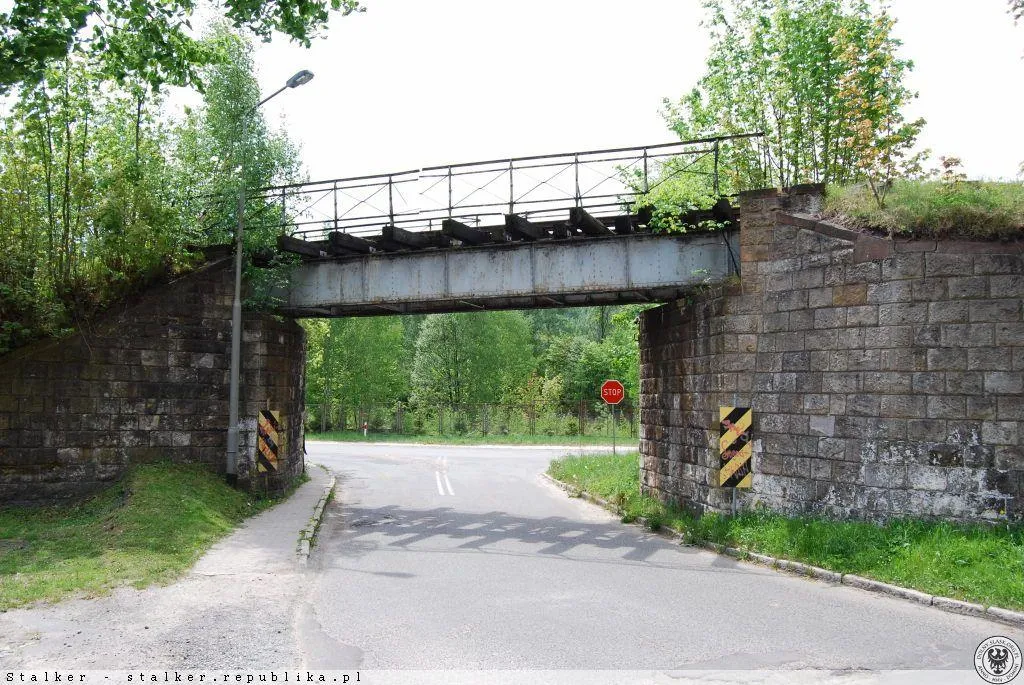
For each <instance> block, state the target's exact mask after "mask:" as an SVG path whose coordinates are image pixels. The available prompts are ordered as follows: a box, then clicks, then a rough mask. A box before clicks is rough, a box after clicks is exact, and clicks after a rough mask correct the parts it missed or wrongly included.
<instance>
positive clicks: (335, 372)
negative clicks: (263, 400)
mask: <svg viewBox="0 0 1024 685" xmlns="http://www.w3.org/2000/svg"><path fill="white" fill-rule="evenodd" d="M305 327H306V333H307V339H306V349H307V361H306V402H307V404H309V405H310V406H311V407H327V406H328V405H330V406H331V407H334V408H341V407H353V408H354V407H366V406H370V405H393V404H394V403H396V402H398V401H400V400H402V399H404V398H405V397H406V396H407V395H408V391H409V371H408V368H409V363H408V362H409V358H408V357H409V355H408V354H407V352H406V350H405V348H404V346H403V340H404V335H405V333H404V327H403V324H402V321H401V319H398V318H392V317H380V318H351V319H329V320H324V319H320V320H313V321H308V322H305Z"/></svg>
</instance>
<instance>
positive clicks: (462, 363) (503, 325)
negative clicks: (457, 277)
mask: <svg viewBox="0 0 1024 685" xmlns="http://www.w3.org/2000/svg"><path fill="white" fill-rule="evenodd" d="M530 334H531V331H530V325H529V322H528V320H527V319H526V317H524V316H523V315H522V313H520V312H481V313H479V314H435V315H431V316H428V317H427V318H426V319H425V320H424V321H423V324H422V325H421V327H420V332H419V337H418V338H417V340H416V356H415V360H414V362H413V369H412V399H413V401H415V402H417V403H418V404H430V403H441V404H444V405H448V406H454V405H458V404H463V403H470V402H500V401H502V400H503V399H505V398H507V397H509V396H511V395H513V394H514V393H515V391H516V390H517V389H518V388H520V387H521V386H522V385H523V383H525V382H526V379H527V377H528V376H529V374H530V372H531V370H532V368H533V355H532V346H531V335H530Z"/></svg>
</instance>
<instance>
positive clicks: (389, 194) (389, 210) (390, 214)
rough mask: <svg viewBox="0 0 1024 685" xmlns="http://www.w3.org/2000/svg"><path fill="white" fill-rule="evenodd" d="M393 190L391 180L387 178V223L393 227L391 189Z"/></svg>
mask: <svg viewBox="0 0 1024 685" xmlns="http://www.w3.org/2000/svg"><path fill="white" fill-rule="evenodd" d="M393 188H394V182H393V178H392V177H391V176H388V222H389V223H390V224H391V225H392V226H394V225H395V201H394V198H393V196H392V189H393Z"/></svg>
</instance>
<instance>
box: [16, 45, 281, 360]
mask: <svg viewBox="0 0 1024 685" xmlns="http://www.w3.org/2000/svg"><path fill="white" fill-rule="evenodd" d="M208 44H209V46H210V50H211V51H212V52H214V53H216V54H219V55H221V56H223V59H222V60H220V61H219V62H217V63H216V64H215V65H211V66H209V67H206V68H205V69H206V74H205V78H207V80H208V81H209V83H210V87H209V88H208V89H207V92H206V99H205V102H204V104H203V106H202V107H200V108H198V109H197V110H196V111H194V112H192V114H191V115H190V116H189V117H187V118H186V121H185V122H183V123H181V124H179V125H176V126H172V125H170V124H169V123H168V122H167V121H166V120H165V119H164V118H162V117H161V115H160V107H161V98H160V95H159V94H158V93H154V91H153V90H152V89H151V88H150V87H149V86H148V84H146V83H143V82H139V81H135V82H132V83H126V84H124V85H122V86H117V87H110V88H97V87H96V81H97V78H98V76H97V73H96V71H95V70H94V69H93V68H92V67H91V66H90V65H89V64H88V63H87V62H86V61H84V60H77V59H71V58H68V59H65V60H63V61H60V62H57V63H55V64H54V65H53V66H51V67H49V68H48V69H47V70H46V74H45V78H44V79H43V80H42V81H41V82H40V83H39V84H37V86H36V87H35V88H32V89H26V90H23V91H22V92H21V93H20V97H19V98H18V99H17V100H16V101H15V102H14V104H13V105H12V106H11V107H10V109H9V110H8V111H7V113H6V114H5V115H4V116H3V117H2V118H0V354H2V353H3V352H5V351H7V350H8V349H11V348H13V347H15V346H17V345H19V344H22V343H24V342H27V341H28V340H30V339H32V338H34V337H38V336H41V335H51V334H56V333H60V332H61V331H63V330H66V329H68V328H69V327H71V326H72V325H76V322H77V321H79V320H82V319H85V318H87V317H89V316H90V315H92V314H94V313H95V312H96V311H97V310H99V309H101V308H103V307H104V306H107V305H109V304H110V303H111V302H112V301H114V300H116V299H117V298H119V297H121V296H123V295H125V294H127V293H128V292H130V291H131V290H132V289H134V288H137V287H139V286H140V285H142V284H143V283H145V282H147V281H148V280H150V279H152V278H156V277H161V276H167V275H170V274H173V273H175V272H176V271H177V270H179V269H182V268H187V267H188V266H189V265H190V263H191V259H192V257H191V254H190V251H189V250H188V249H187V248H188V247H189V246H203V245H207V244H210V243H215V242H225V241H227V240H229V239H230V236H231V232H232V230H233V227H234V223H235V207H236V203H235V202H234V198H235V195H236V189H237V188H238V184H239V183H240V182H241V179H240V177H239V174H238V173H237V170H236V167H235V166H234V165H233V164H232V163H231V162H232V161H233V160H238V159H240V158H241V155H243V154H244V155H246V160H247V163H246V179H245V182H246V184H247V186H248V187H255V186H259V185H266V184H269V183H271V182H274V181H277V180H281V181H289V180H293V179H296V178H297V177H298V176H297V175H298V164H299V162H298V153H297V150H296V149H295V147H294V145H292V144H291V143H290V142H289V141H288V139H287V138H286V137H285V136H284V135H283V134H276V133H273V132H271V131H270V130H269V129H268V127H267V126H266V125H265V124H264V122H263V119H262V118H261V117H260V116H259V115H258V113H257V114H255V115H253V116H252V117H251V119H250V124H249V133H250V135H248V136H247V137H246V139H245V140H244V141H240V140H239V128H240V127H239V125H238V120H239V117H240V116H241V114H242V113H243V112H244V111H246V110H244V109H243V108H244V107H245V106H246V104H248V103H254V102H255V100H253V98H255V97H256V94H255V91H256V88H255V81H254V79H253V76H252V72H251V67H252V64H251V60H250V58H249V50H250V47H249V45H248V43H247V42H246V41H244V40H243V39H241V38H239V37H238V36H235V35H232V34H231V33H230V31H228V30H227V29H226V27H221V28H220V29H217V30H215V31H214V34H213V36H212V37H211V38H210V40H209V41H208ZM247 98H248V99H247ZM204 195H205V198H204V200H203V203H196V202H194V201H193V200H194V199H195V198H196V197H199V196H204ZM247 209H248V212H249V213H250V216H252V217H254V218H257V220H254V221H251V222H250V225H251V229H252V230H249V231H247V233H246V244H247V246H248V247H249V248H250V250H251V249H255V248H257V247H259V246H260V245H265V244H268V243H269V242H271V241H272V240H273V238H274V235H273V231H271V230H270V229H269V228H263V229H261V228H260V221H259V220H258V217H260V216H264V217H269V218H270V219H271V220H270V221H263V222H262V223H263V224H264V225H266V224H272V223H276V221H274V219H275V217H276V215H275V212H279V211H280V210H279V208H278V207H277V206H276V205H274V206H269V203H266V202H263V201H261V200H259V199H258V198H254V199H253V200H252V201H251V202H250V203H249V205H248V208H247ZM259 276H260V277H259V278H253V279H252V281H251V282H254V283H258V284H259V283H267V278H266V275H265V274H264V273H262V272H261V273H260V274H259Z"/></svg>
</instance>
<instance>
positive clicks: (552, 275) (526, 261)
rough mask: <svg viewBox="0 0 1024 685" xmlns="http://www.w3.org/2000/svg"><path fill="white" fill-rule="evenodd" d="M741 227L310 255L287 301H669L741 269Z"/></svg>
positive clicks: (358, 306) (327, 305)
mask: <svg viewBox="0 0 1024 685" xmlns="http://www.w3.org/2000/svg"><path fill="white" fill-rule="evenodd" d="M737 235H738V234H737V233H736V232H728V233H726V232H720V233H706V234H690V235H654V234H631V235H621V236H620V235H610V236H602V237H593V238H582V239H581V238H575V239H573V240H571V241H559V240H540V241H536V242H530V243H504V244H489V245H480V246H462V247H454V248H438V249H429V250H417V251H414V252H407V253H387V252H374V253H371V254H367V255H360V256H348V257H335V258H327V259H320V260H316V261H307V262H304V263H303V264H302V265H300V266H299V267H298V268H297V269H296V271H295V272H294V273H293V275H292V278H291V283H290V286H289V287H288V289H287V291H285V292H282V293H280V295H281V298H282V300H283V301H284V302H285V303H286V304H284V305H282V306H281V307H280V311H281V312H282V313H283V314H288V315H291V316H295V317H335V316H381V315H390V314H423V313H442V312H456V311H483V310H493V309H539V308H551V307H578V306H592V305H607V304H623V303H633V302H663V301H667V300H672V299H675V298H678V297H680V296H681V295H682V294H684V293H685V292H687V291H688V290H691V289H693V288H694V287H696V286H698V285H701V284H702V283H706V282H709V281H716V280H720V279H722V278H725V277H727V276H728V275H730V274H734V273H736V271H737V267H736V264H737V262H738V254H739V251H738V246H737V244H736V242H737Z"/></svg>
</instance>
